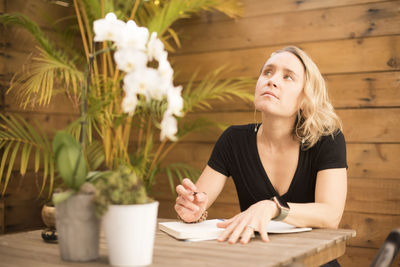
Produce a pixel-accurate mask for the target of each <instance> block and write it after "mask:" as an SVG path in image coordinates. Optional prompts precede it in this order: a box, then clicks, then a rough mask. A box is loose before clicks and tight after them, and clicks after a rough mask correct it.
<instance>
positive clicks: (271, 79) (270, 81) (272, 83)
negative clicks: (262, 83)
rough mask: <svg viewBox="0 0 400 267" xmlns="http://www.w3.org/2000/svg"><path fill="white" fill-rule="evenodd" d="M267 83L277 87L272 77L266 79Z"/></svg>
mask: <svg viewBox="0 0 400 267" xmlns="http://www.w3.org/2000/svg"><path fill="white" fill-rule="evenodd" d="M267 85H268V86H272V87H275V88H277V85H276V82H275V80H274V77H271V78H270V79H269V80H268V82H267Z"/></svg>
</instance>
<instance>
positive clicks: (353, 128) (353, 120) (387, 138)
mask: <svg viewBox="0 0 400 267" xmlns="http://www.w3.org/2000/svg"><path fill="white" fill-rule="evenodd" d="M337 114H338V115H339V117H340V118H341V119H342V121H343V133H344V135H345V137H346V141H347V142H349V143H353V142H357V143H359V142H364V143H366V142H374V143H395V142H400V135H399V134H398V133H399V131H400V116H399V115H398V114H399V109H398V108H384V109H380V108H374V109H346V110H337ZM201 115H203V116H204V115H211V114H207V113H200V112H199V113H197V114H196V115H188V116H186V117H185V120H189V121H190V120H194V119H195V118H198V117H200V116H201ZM212 119H213V120H215V121H217V122H220V123H226V124H227V125H240V124H248V123H254V112H229V113H227V112H218V113H216V112H215V113H213V114H212ZM218 132H219V131H217V130H210V131H209V132H207V133H204V132H202V133H200V134H191V135H190V136H187V137H185V141H196V142H215V141H216V140H217V137H218V136H219V134H218Z"/></svg>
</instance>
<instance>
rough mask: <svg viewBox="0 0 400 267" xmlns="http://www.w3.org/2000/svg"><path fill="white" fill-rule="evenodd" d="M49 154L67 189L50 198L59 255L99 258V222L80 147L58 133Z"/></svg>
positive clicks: (75, 259) (66, 136) (76, 257)
mask: <svg viewBox="0 0 400 267" xmlns="http://www.w3.org/2000/svg"><path fill="white" fill-rule="evenodd" d="M53 151H54V152H55V162H56V167H57V170H58V173H59V175H60V176H61V178H62V180H63V182H64V185H65V186H66V187H67V188H68V189H67V190H66V191H64V192H60V193H55V194H54V196H53V202H54V204H55V208H56V211H55V214H56V228H57V231H58V244H59V249H60V256H61V258H62V259H63V260H66V261H91V260H95V259H97V258H98V256H99V219H98V217H96V214H95V205H94V202H93V200H94V192H95V190H94V186H93V185H91V184H90V183H89V182H87V180H88V179H87V178H88V168H87V165H86V162H85V155H84V152H83V149H82V146H81V144H80V143H78V142H77V141H76V139H75V138H74V137H73V136H72V135H70V134H68V133H66V132H64V131H60V132H57V134H56V136H55V137H54V140H53Z"/></svg>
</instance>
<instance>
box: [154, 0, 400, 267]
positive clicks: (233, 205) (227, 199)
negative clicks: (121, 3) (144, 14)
mask: <svg viewBox="0 0 400 267" xmlns="http://www.w3.org/2000/svg"><path fill="white" fill-rule="evenodd" d="M243 2H244V8H245V14H244V17H243V18H241V19H239V20H237V21H234V20H230V19H228V18H226V17H224V16H223V15H220V14H217V13H213V14H205V15H203V16H200V17H199V18H196V19H191V20H187V21H185V22H184V23H181V24H180V25H179V27H178V29H179V30H180V31H181V32H184V33H185V35H184V37H183V38H184V39H183V42H182V47H183V49H182V50H181V51H180V52H179V53H178V54H176V55H175V56H174V57H173V59H174V61H175V66H176V68H177V69H179V70H180V72H181V75H180V76H179V77H178V79H179V81H180V82H185V81H187V80H188V78H189V77H190V75H191V74H192V73H193V72H194V71H195V70H196V69H197V68H201V71H200V78H201V77H202V75H204V74H205V73H207V72H208V71H210V70H212V69H214V68H216V67H218V66H220V65H222V64H229V65H230V66H232V67H234V68H236V70H235V71H233V72H231V73H228V74H227V75H226V77H236V76H240V75H247V76H252V77H257V76H258V74H259V69H260V67H261V66H262V64H263V63H264V61H265V60H266V59H267V57H268V56H269V55H270V53H271V52H273V51H275V50H276V49H279V48H281V47H283V46H286V45H296V46H299V47H301V48H302V49H304V50H305V51H306V52H307V53H309V54H310V55H311V57H312V58H313V59H314V61H315V62H316V63H317V65H318V66H319V68H320V70H321V72H322V73H323V75H324V77H325V79H326V80H327V84H328V88H329V94H330V97H331V99H332V101H333V104H334V106H335V108H336V110H337V113H338V114H339V116H340V117H341V119H342V120H343V124H344V134H345V137H346V140H347V149H348V153H347V156H348V164H349V169H348V176H349V179H348V197H347V203H346V209H345V213H344V216H343V219H342V222H341V225H340V226H341V227H344V228H352V229H355V230H357V237H356V238H355V239H353V240H351V241H350V243H349V246H348V248H347V252H346V255H345V256H343V257H342V258H341V259H340V262H341V263H342V265H343V266H368V265H369V263H371V261H372V259H373V257H374V256H375V254H376V253H377V250H378V248H379V247H380V246H381V245H382V243H383V241H384V239H385V238H386V236H387V235H388V233H389V232H390V230H391V229H393V228H396V227H400V169H399V168H398V166H399V164H400V159H399V158H400V134H399V133H400V126H399V125H400V1H378V0H375V1H374V0H347V1H345V0H327V1H319V0H310V1H307V0H305V1H294V0H268V1H267V0H244V1H243ZM250 90H253V88H250ZM253 111H254V109H253V108H252V106H251V105H248V104H243V103H241V102H239V101H237V102H236V103H234V104H232V103H230V104H223V105H216V106H215V109H214V110H213V111H212V112H198V113H197V114H196V116H200V115H209V116H212V117H213V118H214V119H216V120H218V121H222V122H227V123H230V124H241V123H252V122H253ZM219 134H220V132H216V131H210V132H206V133H201V134H197V135H193V136H191V137H190V138H188V139H187V140H186V141H185V142H184V143H182V144H180V145H178V146H177V148H176V149H175V150H174V151H173V153H172V155H171V157H170V159H169V160H171V161H176V160H177V161H184V162H187V163H191V164H193V165H194V166H196V167H198V168H201V169H202V168H204V166H205V165H206V163H207V160H208V158H209V156H210V153H211V150H212V147H213V145H214V143H215V141H216V140H217V138H218V136H219ZM160 178H162V177H160ZM155 193H156V195H157V198H158V199H159V200H160V202H161V206H160V211H159V214H160V216H163V217H171V218H173V217H175V214H174V212H173V204H174V200H173V199H172V197H171V196H170V195H171V193H170V189H169V187H168V183H167V182H166V179H158V184H157V187H156V189H155ZM238 211H239V207H238V204H237V197H236V191H235V188H234V185H233V183H232V182H231V181H230V182H228V184H227V185H226V187H225V189H224V191H223V193H222V195H221V196H220V197H219V199H218V200H217V202H216V203H215V204H214V205H213V207H212V208H211V209H210V216H211V217H230V216H233V215H234V214H236V213H237V212H238ZM399 264H400V260H397V263H396V264H395V266H400V265H399Z"/></svg>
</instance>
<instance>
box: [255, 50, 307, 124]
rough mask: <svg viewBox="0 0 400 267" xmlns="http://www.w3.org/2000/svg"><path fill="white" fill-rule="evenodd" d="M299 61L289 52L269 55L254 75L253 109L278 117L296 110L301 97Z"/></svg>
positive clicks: (292, 113) (301, 75) (286, 115)
mask: <svg viewBox="0 0 400 267" xmlns="http://www.w3.org/2000/svg"><path fill="white" fill-rule="evenodd" d="M304 82H305V73H304V67H303V64H302V63H301V62H300V60H299V59H298V58H297V57H296V56H295V55H294V54H292V53H290V52H279V53H276V54H274V55H272V56H271V57H270V58H269V59H268V60H267V62H266V63H265V65H264V67H263V69H262V72H261V74H260V77H258V81H257V85H256V92H255V96H254V104H255V107H256V109H257V110H259V111H261V112H263V113H266V114H271V115H276V116H280V117H292V116H295V115H296V114H297V111H298V109H299V108H300V103H301V100H302V98H303V88H304Z"/></svg>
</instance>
